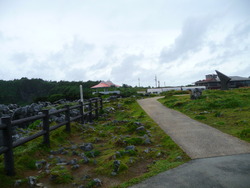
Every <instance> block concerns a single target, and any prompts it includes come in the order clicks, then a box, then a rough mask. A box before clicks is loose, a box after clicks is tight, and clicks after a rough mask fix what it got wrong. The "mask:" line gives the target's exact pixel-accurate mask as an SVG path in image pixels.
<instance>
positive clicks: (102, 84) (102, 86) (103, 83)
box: [91, 80, 120, 89]
mask: <svg viewBox="0 0 250 188" xmlns="http://www.w3.org/2000/svg"><path fill="white" fill-rule="evenodd" d="M108 87H120V86H119V85H116V84H114V83H113V82H111V81H110V80H108V81H106V82H104V81H101V82H100V83H99V84H97V85H94V86H92V87H91V88H92V89H94V88H108Z"/></svg>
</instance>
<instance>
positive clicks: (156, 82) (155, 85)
mask: <svg viewBox="0 0 250 188" xmlns="http://www.w3.org/2000/svg"><path fill="white" fill-rule="evenodd" d="M155 87H157V77H156V75H155Z"/></svg>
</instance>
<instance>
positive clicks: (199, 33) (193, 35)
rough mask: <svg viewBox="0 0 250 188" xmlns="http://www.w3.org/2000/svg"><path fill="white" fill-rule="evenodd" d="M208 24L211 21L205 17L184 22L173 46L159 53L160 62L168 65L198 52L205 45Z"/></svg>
mask: <svg viewBox="0 0 250 188" xmlns="http://www.w3.org/2000/svg"><path fill="white" fill-rule="evenodd" d="M210 22H211V20H209V19H208V18H207V17H206V18H192V19H188V20H186V22H185V23H184V25H183V27H182V31H181V34H180V35H179V36H178V37H177V38H176V39H175V42H174V44H173V45H172V46H170V47H165V48H163V50H162V51H161V54H160V61H161V62H162V63H168V62H171V61H174V60H177V59H179V58H182V57H185V58H186V57H188V55H189V54H190V53H192V52H197V51H199V50H200V49H201V48H202V47H203V45H204V43H205V35H206V33H207V30H208V27H209V24H210Z"/></svg>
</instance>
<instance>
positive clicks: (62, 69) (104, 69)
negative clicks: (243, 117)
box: [0, 0, 250, 86]
mask: <svg viewBox="0 0 250 188" xmlns="http://www.w3.org/2000/svg"><path fill="white" fill-rule="evenodd" d="M0 65H1V68H0V79H2V80H12V79H19V78H21V77H28V78H42V79H44V80H57V81H59V80H68V81H72V80H76V81H79V80H81V81H87V80H108V79H110V80H112V81H113V82H114V83H116V84H123V83H125V84H129V85H132V86H135V85H138V78H140V84H141V85H142V86H154V85H155V84H154V83H155V82H154V78H155V75H157V78H158V80H159V81H160V83H161V86H163V85H164V84H165V85H167V86H169V85H172V86H175V85H186V84H191V83H193V82H195V81H197V80H200V79H203V78H204V76H205V74H210V73H215V71H214V70H219V71H221V72H223V73H225V74H226V75H229V76H236V75H238V76H245V77H249V76H250V1H249V0H202V1H201V0H71V1H69V0H53V1H52V0H0Z"/></svg>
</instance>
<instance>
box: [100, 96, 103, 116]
mask: <svg viewBox="0 0 250 188" xmlns="http://www.w3.org/2000/svg"><path fill="white" fill-rule="evenodd" d="M102 110H103V103H102V98H101V97H100V112H101V113H102Z"/></svg>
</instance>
